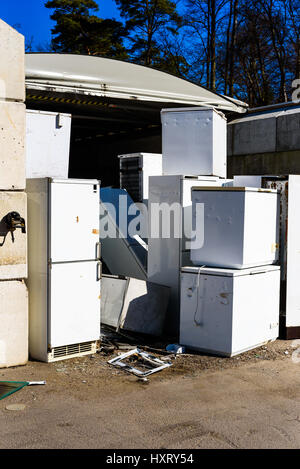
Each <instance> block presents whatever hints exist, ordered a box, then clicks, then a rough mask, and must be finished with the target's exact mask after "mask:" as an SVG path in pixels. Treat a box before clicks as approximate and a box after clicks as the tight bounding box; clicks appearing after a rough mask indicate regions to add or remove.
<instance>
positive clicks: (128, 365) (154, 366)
mask: <svg viewBox="0 0 300 469" xmlns="http://www.w3.org/2000/svg"><path fill="white" fill-rule="evenodd" d="M108 363H109V364H110V365H113V366H116V367H118V368H121V369H122V370H124V371H127V372H128V373H132V374H134V375H135V376H137V377H138V378H146V377H147V376H149V375H152V374H153V373H157V372H158V371H161V370H163V369H164V368H168V367H170V366H172V363H170V362H165V361H162V360H160V359H159V358H157V357H155V356H154V355H150V354H149V353H147V352H144V351H143V350H140V349H139V348H135V349H134V350H130V351H129V352H126V353H124V354H122V355H119V356H117V357H114V358H112V359H111V360H109V361H108Z"/></svg>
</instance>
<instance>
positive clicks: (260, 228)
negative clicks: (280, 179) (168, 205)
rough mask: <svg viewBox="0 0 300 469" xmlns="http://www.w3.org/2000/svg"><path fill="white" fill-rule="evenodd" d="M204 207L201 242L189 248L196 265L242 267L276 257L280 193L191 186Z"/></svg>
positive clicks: (266, 261) (277, 252) (238, 188)
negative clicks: (202, 238) (201, 243)
mask: <svg viewBox="0 0 300 469" xmlns="http://www.w3.org/2000/svg"><path fill="white" fill-rule="evenodd" d="M192 203H193V224H195V223H196V204H202V207H203V209H204V240H203V245H202V246H199V247H195V248H192V249H191V260H192V262H193V264H195V265H204V266H214V267H224V268H233V269H244V268H249V267H255V266H259V265H268V264H274V263H276V262H277V261H278V259H279V215H280V212H279V193H278V191H277V190H272V189H256V188H247V187H218V188H211V187H208V188H205V187H195V188H193V189H192Z"/></svg>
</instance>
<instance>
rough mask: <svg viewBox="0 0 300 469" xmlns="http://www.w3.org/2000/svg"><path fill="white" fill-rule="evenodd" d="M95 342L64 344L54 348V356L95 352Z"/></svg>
mask: <svg viewBox="0 0 300 469" xmlns="http://www.w3.org/2000/svg"><path fill="white" fill-rule="evenodd" d="M94 348H95V342H83V343H81V344H72V345H64V346H61V347H54V348H53V349H52V353H53V358H58V357H66V356H69V355H77V354H79V353H87V352H91V353H93V352H94Z"/></svg>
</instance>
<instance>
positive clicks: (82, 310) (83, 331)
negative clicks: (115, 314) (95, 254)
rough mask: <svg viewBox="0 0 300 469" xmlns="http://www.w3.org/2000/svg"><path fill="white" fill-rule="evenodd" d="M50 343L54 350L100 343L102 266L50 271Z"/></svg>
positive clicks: (74, 265) (82, 265)
mask: <svg viewBox="0 0 300 469" xmlns="http://www.w3.org/2000/svg"><path fill="white" fill-rule="evenodd" d="M49 269H50V272H49V275H50V290H51V292H50V305H49V308H50V312H49V323H48V324H49V331H48V341H49V345H50V347H51V348H53V347H59V346H63V345H71V344H77V343H82V342H90V341H93V340H99V337H100V281H97V269H98V262H96V261H95V262H73V263H63V264H52V265H51V266H50V267H49Z"/></svg>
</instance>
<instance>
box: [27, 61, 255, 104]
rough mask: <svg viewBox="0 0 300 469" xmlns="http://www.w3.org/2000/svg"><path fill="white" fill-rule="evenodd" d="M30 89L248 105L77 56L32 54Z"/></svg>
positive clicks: (148, 72) (148, 71)
mask: <svg viewBox="0 0 300 469" xmlns="http://www.w3.org/2000/svg"><path fill="white" fill-rule="evenodd" d="M25 64H26V68H25V70H26V71H25V73H26V86H27V88H29V89H36V90H47V89H49V90H51V91H55V92H75V93H81V94H85V95H92V96H101V97H108V98H119V99H120V98H123V99H131V100H132V99H135V100H141V101H152V102H162V103H180V104H186V105H197V106H201V105H202V106H214V107H216V108H218V109H221V110H226V111H233V112H245V110H246V108H247V105H246V104H245V103H242V102H241V101H237V100H233V99H232V98H227V97H224V96H221V95H218V94H216V93H213V92H211V91H209V90H207V89H205V88H203V87H201V86H197V85H195V84H193V83H190V82H189V81H186V80H183V79H181V78H177V77H175V76H173V75H170V74H168V73H164V72H160V71H158V70H155V69H152V68H148V67H143V66H141V65H136V64H132V63H127V62H122V61H119V60H113V59H106V58H102V57H92V56H85V55H74V54H53V53H44V54H39V53H38V54H37V53H34V54H32V53H29V54H26V57H25Z"/></svg>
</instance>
